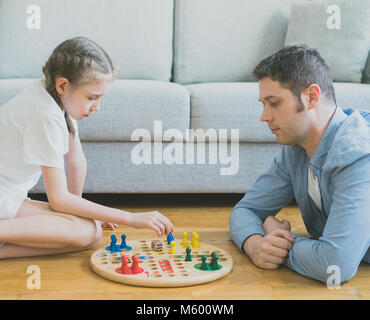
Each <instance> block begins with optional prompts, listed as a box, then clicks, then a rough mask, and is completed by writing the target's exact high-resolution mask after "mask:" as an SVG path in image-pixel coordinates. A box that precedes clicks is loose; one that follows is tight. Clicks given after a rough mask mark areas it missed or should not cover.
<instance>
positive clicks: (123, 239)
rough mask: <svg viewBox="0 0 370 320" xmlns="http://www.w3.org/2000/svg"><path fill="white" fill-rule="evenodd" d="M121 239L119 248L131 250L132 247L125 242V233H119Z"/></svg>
mask: <svg viewBox="0 0 370 320" xmlns="http://www.w3.org/2000/svg"><path fill="white" fill-rule="evenodd" d="M121 239H122V242H121V246H120V248H121V249H126V250H131V249H132V248H131V247H130V246H128V245H127V244H126V235H125V234H122V235H121Z"/></svg>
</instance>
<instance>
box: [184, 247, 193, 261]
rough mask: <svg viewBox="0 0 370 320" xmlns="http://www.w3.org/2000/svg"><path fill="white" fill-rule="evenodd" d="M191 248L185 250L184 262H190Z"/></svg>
mask: <svg viewBox="0 0 370 320" xmlns="http://www.w3.org/2000/svg"><path fill="white" fill-rule="evenodd" d="M190 252H191V248H186V258H185V261H192V260H191V254H190Z"/></svg>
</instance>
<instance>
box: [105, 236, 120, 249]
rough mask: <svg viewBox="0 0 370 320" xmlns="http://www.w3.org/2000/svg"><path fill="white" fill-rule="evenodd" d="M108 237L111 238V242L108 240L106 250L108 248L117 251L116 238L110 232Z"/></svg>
mask: <svg viewBox="0 0 370 320" xmlns="http://www.w3.org/2000/svg"><path fill="white" fill-rule="evenodd" d="M110 239H111V242H110V246H108V247H106V249H107V250H110V251H119V249H118V248H117V244H116V243H117V238H116V236H115V235H114V234H112V235H111V236H110Z"/></svg>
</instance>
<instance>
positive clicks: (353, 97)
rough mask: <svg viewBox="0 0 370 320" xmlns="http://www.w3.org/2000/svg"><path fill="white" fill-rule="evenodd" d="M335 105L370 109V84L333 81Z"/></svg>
mask: <svg viewBox="0 0 370 320" xmlns="http://www.w3.org/2000/svg"><path fill="white" fill-rule="evenodd" d="M334 90H335V96H336V99H337V105H338V106H340V107H341V108H343V109H345V108H353V109H359V110H368V111H370V103H369V101H370V84H364V83H344V82H337V83H335V82H334Z"/></svg>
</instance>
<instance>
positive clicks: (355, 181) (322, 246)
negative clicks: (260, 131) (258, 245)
mask: <svg viewBox="0 0 370 320" xmlns="http://www.w3.org/2000/svg"><path fill="white" fill-rule="evenodd" d="M369 121H370V115H369V113H367V112H359V111H356V110H353V109H345V110H342V109H341V108H339V107H337V110H336V111H335V113H334V115H333V117H332V119H331V121H330V122H329V125H328V127H327V129H326V131H325V133H324V135H323V137H322V139H321V141H320V144H319V146H318V148H317V149H316V151H315V153H314V154H313V156H312V158H311V159H310V158H309V157H308V156H307V153H306V151H305V150H304V149H303V148H302V147H300V146H298V145H293V146H287V145H285V146H283V148H282V150H281V152H280V153H279V154H278V155H277V156H276V157H275V159H274V161H273V163H272V164H271V166H270V167H269V169H268V170H267V171H266V172H265V173H264V174H263V175H261V176H260V177H259V178H258V179H257V180H256V182H255V184H254V185H253V187H252V188H251V189H250V190H249V191H248V192H247V193H246V194H245V196H244V197H243V199H242V200H241V201H240V202H239V203H238V204H237V205H236V206H235V207H234V209H233V211H232V213H231V216H230V233H231V237H232V239H233V241H234V242H235V243H236V244H237V245H238V247H239V248H240V250H242V251H243V249H242V246H243V243H244V241H245V240H246V239H247V238H248V237H249V236H250V235H252V234H261V235H265V233H264V231H263V228H262V224H263V222H264V220H265V219H266V218H267V217H268V216H272V215H276V214H277V213H278V212H279V211H280V209H281V208H283V207H285V206H287V205H288V204H289V203H290V202H291V201H292V200H293V199H294V198H295V199H296V202H297V204H298V207H299V209H300V211H301V214H302V218H303V221H304V223H305V226H306V229H307V231H308V233H309V234H310V236H311V237H312V238H313V239H308V238H303V237H298V236H294V235H292V237H293V238H294V240H295V241H294V243H293V246H292V248H291V249H290V250H289V253H288V256H287V257H286V259H285V261H284V264H285V265H286V266H287V267H289V268H291V269H293V270H295V271H297V272H298V273H300V274H302V275H305V276H307V277H310V278H313V279H316V280H319V281H322V282H325V283H326V281H327V279H328V277H329V276H330V274H328V273H327V271H328V267H329V266H331V265H334V266H337V267H339V268H340V271H341V282H343V281H346V280H348V279H350V278H351V277H353V276H354V275H355V274H356V272H357V268H358V266H359V264H360V262H361V261H364V262H367V263H370V249H369V246H370V133H369V132H370V131H369V127H370V123H369ZM308 166H309V168H310V170H311V172H312V173H313V174H315V175H316V176H317V178H318V183H319V186H320V193H321V208H322V210H320V209H319V208H317V207H316V205H315V203H314V202H313V200H312V199H311V197H310V196H309V194H308Z"/></svg>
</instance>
